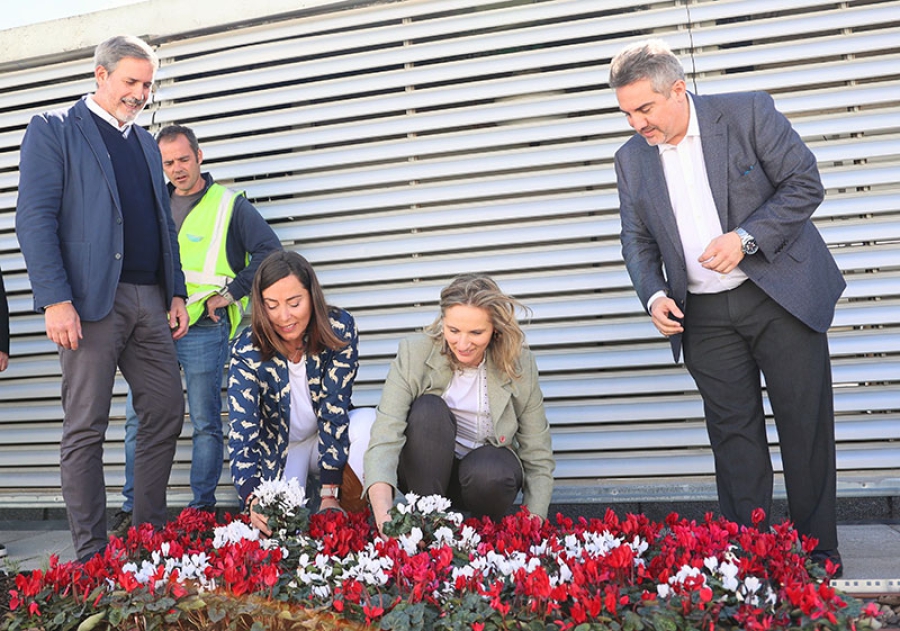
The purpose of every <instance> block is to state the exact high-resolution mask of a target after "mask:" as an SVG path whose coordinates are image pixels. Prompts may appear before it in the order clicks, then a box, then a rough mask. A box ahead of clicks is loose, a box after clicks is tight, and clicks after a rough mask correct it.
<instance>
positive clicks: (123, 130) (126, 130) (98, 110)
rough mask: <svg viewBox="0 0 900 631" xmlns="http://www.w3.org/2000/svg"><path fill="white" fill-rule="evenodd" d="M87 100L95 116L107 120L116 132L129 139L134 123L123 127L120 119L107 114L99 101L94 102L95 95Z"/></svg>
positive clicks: (90, 95)
mask: <svg viewBox="0 0 900 631" xmlns="http://www.w3.org/2000/svg"><path fill="white" fill-rule="evenodd" d="M85 100H86V101H87V103H86V105H87V107H88V109H89V110H91V112H93V113H94V114H96V115H97V116H99V117H100V118H102V119H103V120H105V121H106V122H107V123H109V124H110V125H112V126H113V127H115V128H116V131H118V132H119V133H120V134H122V135H123V136H124V137H125V138H128V134H130V133H131V126H132V125H134V121H131V122H130V123H125V124H124V125H122V124H121V123H120V122H119V119H118V118H116V117H115V116H113V115H112V114H110V113H109V112H107V111H106V110H105V109H103V108H102V107H101V106H100V104H99V103H97V101H95V100H94V95H93V94H89V95H88V97H87V99H85Z"/></svg>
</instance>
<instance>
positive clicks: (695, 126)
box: [657, 92, 700, 153]
mask: <svg viewBox="0 0 900 631" xmlns="http://www.w3.org/2000/svg"><path fill="white" fill-rule="evenodd" d="M685 94H687V97H688V104H689V107H688V111H689V114H688V126H687V132H685V134H684V138H688V137H691V136H699V135H700V121H698V120H697V108H696V107H694V97H693V96H691V93H690V92H686V93H685ZM684 138H682V140H684ZM677 146H678V145H670V144H669V143H667V142H664V143H660V144H659V145H657V148H658V149H659V152H660V153H665V152H666V151H670V150H671V149H674V148H675V147H677Z"/></svg>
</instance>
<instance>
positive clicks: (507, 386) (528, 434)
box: [365, 334, 555, 517]
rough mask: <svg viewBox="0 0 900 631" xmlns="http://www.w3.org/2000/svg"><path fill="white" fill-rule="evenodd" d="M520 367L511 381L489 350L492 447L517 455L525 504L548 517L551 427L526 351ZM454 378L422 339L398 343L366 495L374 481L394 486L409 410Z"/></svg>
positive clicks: (370, 453) (369, 458)
mask: <svg viewBox="0 0 900 631" xmlns="http://www.w3.org/2000/svg"><path fill="white" fill-rule="evenodd" d="M520 366H521V371H522V376H521V377H520V378H519V379H512V380H511V379H509V378H507V377H506V376H504V375H503V374H502V373H501V372H500V371H499V370H498V369H497V367H496V366H495V365H494V363H493V362H492V361H491V356H490V351H488V355H487V384H488V400H489V402H490V408H491V417H492V418H493V420H494V436H493V437H492V438H491V440H490V442H491V444H493V445H494V446H496V447H507V448H509V449H511V450H512V451H513V453H515V454H516V456H517V457H518V459H519V462H520V463H521V464H522V471H523V473H524V488H523V495H524V503H525V504H526V505H527V506H528V509H529V510H530V511H531V512H532V513H534V514H536V515H540V516H541V517H546V516H547V508H548V507H549V505H550V496H551V495H552V493H553V469H554V468H555V461H554V459H553V447H552V445H551V440H550V425H549V423H548V422H547V416H546V414H545V413H544V395H543V394H542V393H541V388H540V386H539V384H538V369H537V364H536V363H535V360H534V355H532V354H531V351H529V350H528V349H523V350H522V356H521V358H520ZM452 376H453V368H452V366H451V364H450V362H449V360H448V359H447V358H446V357H445V356H443V355H441V352H440V348H439V347H438V346H437V345H436V344H435V343H434V342H433V341H432V340H431V339H430V338H429V337H427V336H426V335H424V334H420V335H416V336H413V337H409V338H406V339H404V340H402V341H401V342H400V347H399V349H398V351H397V357H396V358H395V359H394V361H393V363H392V364H391V369H390V372H389V373H388V376H387V381H386V382H385V384H384V390H383V392H382V395H381V402H380V403H379V404H378V408H377V410H376V418H375V424H374V425H373V426H372V437H371V440H370V442H369V448H368V450H367V451H366V457H365V472H366V485H367V488H366V491H368V487H369V486H371V485H372V484H374V483H375V482H386V483H388V484H390V485H391V486H393V487H394V488H396V487H397V465H398V461H399V459H400V451H401V450H402V449H403V445H404V444H405V443H406V436H405V431H406V419H407V416H408V414H409V408H410V406H411V405H412V403H413V401H415V400H416V399H417V398H418V397H420V396H421V395H423V394H434V395H437V396H441V395H442V394H443V393H444V391H445V390H446V389H447V386H449V385H450V379H451V377H452Z"/></svg>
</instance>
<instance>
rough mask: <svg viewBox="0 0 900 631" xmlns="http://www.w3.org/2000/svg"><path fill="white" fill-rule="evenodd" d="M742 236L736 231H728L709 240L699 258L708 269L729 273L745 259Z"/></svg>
mask: <svg viewBox="0 0 900 631" xmlns="http://www.w3.org/2000/svg"><path fill="white" fill-rule="evenodd" d="M741 246H742V244H741V238H740V237H739V236H738V235H737V233H736V232H726V233H725V234H723V235H722V236H719V237H716V238H715V239H713V240H712V241H710V242H709V245H708V246H706V249H705V250H704V251H703V254H701V255H700V258H698V259H697V260H698V261H700V264H701V265H702V266H703V267H705V268H706V269H709V270H712V271H714V272H718V273H720V274H727V273H729V272H730V271H731V270H733V269H734V268H735V267H737V266H738V263H740V262H741V261H743V260H744V250H743V249H742V247H741Z"/></svg>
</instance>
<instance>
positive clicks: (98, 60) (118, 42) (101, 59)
mask: <svg viewBox="0 0 900 631" xmlns="http://www.w3.org/2000/svg"><path fill="white" fill-rule="evenodd" d="M126 57H133V58H135V59H145V60H147V61H149V62H150V63H151V64H153V71H154V72H156V70H158V69H159V57H157V56H156V53H155V52H153V49H152V48H150V46H149V45H148V44H147V43H146V42H145V41H144V40H142V39H140V38H137V37H134V36H133V35H116V36H114V37H110V38H109V39H107V40H104V41H102V42H100V44H98V45H97V48H96V49H94V68H96V67H97V66H103V67H104V68H106V71H107V72H109V73H110V74H112V73H113V72H115V70H116V66H118V65H119V62H120V61H122V60H123V59H125V58H126Z"/></svg>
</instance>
